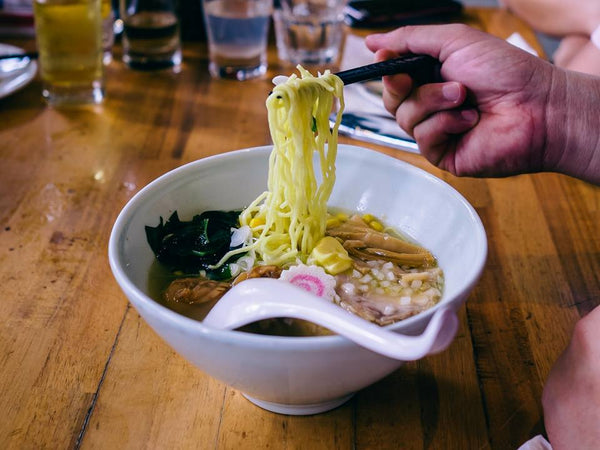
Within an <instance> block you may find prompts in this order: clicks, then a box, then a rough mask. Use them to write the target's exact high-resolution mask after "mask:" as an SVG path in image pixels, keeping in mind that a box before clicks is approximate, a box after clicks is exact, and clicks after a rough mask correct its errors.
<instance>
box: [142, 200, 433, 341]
mask: <svg viewBox="0 0 600 450" xmlns="http://www.w3.org/2000/svg"><path fill="white" fill-rule="evenodd" d="M348 216H349V215H348V214H347V213H346V212H343V211H341V210H339V209H331V210H330V211H329V217H330V218H332V219H333V220H331V219H330V220H329V221H328V222H329V223H330V225H339V224H336V223H335V220H336V219H335V218H336V217H348ZM362 217H369V218H370V219H371V218H372V219H373V222H372V223H373V224H374V225H377V228H380V227H384V226H383V225H382V223H381V222H380V221H379V220H378V219H376V218H374V217H373V216H370V215H365V216H362ZM348 222H350V221H348ZM342 223H343V222H342ZM369 227H370V225H369ZM339 229H340V228H339V226H329V227H328V228H327V233H326V234H328V233H333V234H335V233H336V230H339ZM342 229H343V227H342ZM338 234H339V233H338ZM385 234H386V235H389V236H393V237H396V238H400V239H401V240H402V241H404V242H406V243H408V244H409V245H417V246H418V244H416V243H415V242H414V241H413V240H411V239H409V238H408V237H407V236H405V235H403V234H401V233H399V232H397V230H392V229H390V228H388V227H385ZM181 276H182V275H176V274H174V273H173V272H172V271H170V270H169V269H168V268H166V267H165V266H164V265H163V264H161V263H160V262H158V261H157V260H155V261H154V263H153V264H152V266H151V268H150V273H149V283H148V289H149V293H150V296H151V297H152V298H154V299H156V300H157V301H158V302H159V303H160V304H162V305H163V306H165V307H167V308H169V309H171V310H173V311H175V312H177V313H179V314H182V315H184V316H186V317H189V318H192V319H195V320H199V321H201V320H203V319H204V317H206V315H207V314H208V312H209V311H210V310H211V309H212V307H213V306H214V305H215V304H216V302H217V301H218V300H210V301H207V302H202V303H193V304H189V303H186V302H178V301H168V300H167V299H165V295H164V294H165V291H166V290H167V288H168V287H169V285H170V284H171V283H172V282H173V281H174V280H176V279H178V278H180V277H181ZM335 278H336V292H337V293H338V295H337V296H336V300H335V302H336V303H337V304H338V305H340V307H343V308H345V309H347V310H349V311H351V312H353V313H355V314H357V315H359V316H361V317H363V318H365V319H367V320H370V321H372V322H375V323H378V324H379V325H387V324H389V323H393V322H396V321H399V320H403V319H404V318H406V317H410V316H412V315H414V314H418V313H419V312H421V311H424V310H426V309H429V308H430V307H431V306H433V305H434V304H436V303H437V302H438V301H439V299H440V298H441V292H442V290H443V283H444V280H443V273H442V271H441V269H440V268H439V267H438V265H437V261H435V260H433V262H432V263H430V264H425V265H424V266H418V265H417V266H414V267H412V266H404V267H402V266H401V265H396V264H393V263H392V262H390V261H384V260H378V259H377V258H375V259H371V260H369V261H362V260H360V259H359V258H353V266H352V267H351V268H350V269H347V270H345V271H343V272H342V273H340V274H338V275H336V276H335ZM224 281H228V282H230V281H233V280H224ZM242 282H243V281H242ZM394 308H395V309H396V310H398V311H401V313H397V314H396V315H394ZM386 311H387V312H386ZM386 314H387V315H386ZM241 330H242V331H246V332H250V333H258V334H266V335H279V336H317V335H328V334H332V333H331V332H330V331H329V330H327V329H325V328H323V327H320V326H318V325H316V324H313V323H309V322H306V321H303V320H298V319H286V318H281V319H269V320H263V321H260V322H257V323H254V324H250V325H247V326H245V327H243V328H241Z"/></svg>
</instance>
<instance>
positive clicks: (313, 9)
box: [273, 0, 348, 65]
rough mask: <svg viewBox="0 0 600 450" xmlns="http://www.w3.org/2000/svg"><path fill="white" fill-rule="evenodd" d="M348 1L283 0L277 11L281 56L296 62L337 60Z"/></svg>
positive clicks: (278, 48) (333, 61) (312, 62)
mask: <svg viewBox="0 0 600 450" xmlns="http://www.w3.org/2000/svg"><path fill="white" fill-rule="evenodd" d="M347 3H348V0H280V5H281V8H278V9H276V10H275V12H274V13H273V19H274V22H275V34H276V39H277V52H278V55H279V58H280V59H282V60H284V61H289V62H291V63H292V64H306V65H322V64H331V63H336V62H337V60H338V58H339V55H340V48H341V46H342V43H343V41H344V37H345V31H344V8H345V6H346V4H347Z"/></svg>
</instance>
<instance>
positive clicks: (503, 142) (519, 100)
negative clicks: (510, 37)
mask: <svg viewBox="0 0 600 450" xmlns="http://www.w3.org/2000/svg"><path fill="white" fill-rule="evenodd" d="M366 44H367V47H368V48H369V49H370V50H371V51H375V52H377V53H376V59H378V60H384V59H389V58H391V57H394V56H397V55H400V54H404V53H416V54H428V55H431V56H434V57H436V58H438V59H439V60H440V61H441V62H442V77H443V78H444V79H445V80H449V81H447V82H444V83H437V84H426V85H423V86H420V87H416V86H413V83H412V81H411V79H410V78H409V77H408V76H407V75H394V76H389V77H384V88H385V91H384V104H385V106H386V108H387V109H388V110H389V111H390V112H391V113H392V114H394V115H395V117H396V121H397V122H398V124H399V125H400V126H401V127H402V128H403V129H404V130H405V131H407V132H408V133H409V134H411V135H413V137H414V138H415V139H416V141H417V142H418V144H419V149H420V151H421V153H422V154H423V155H424V156H425V157H426V158H427V159H428V160H429V161H431V162H432V163H433V164H435V165H438V166H439V167H441V168H442V169H445V170H448V171H449V172H451V173H454V174H456V175H469V176H507V175H513V174H518V173H524V172H536V171H540V170H545V169H547V167H546V163H547V161H546V159H545V157H546V156H547V155H546V148H545V143H546V140H547V135H546V131H547V130H546V123H545V120H546V109H547V102H548V91H549V90H550V88H551V86H552V84H553V81H554V80H553V70H554V69H553V67H552V66H551V65H550V64H549V63H547V62H545V61H543V60H541V59H539V58H536V57H533V56H531V55H529V54H528V53H526V52H524V51H521V50H519V49H518V48H516V47H514V46H512V45H510V44H508V43H506V42H504V41H502V40H500V39H497V38H495V37H492V36H490V35H488V34H485V33H483V32H480V31H478V30H475V29H472V28H469V27H467V26H465V25H460V24H455V25H440V26H427V27H403V28H399V29H397V30H395V31H392V32H390V33H387V34H377V35H371V36H368V37H367V39H366ZM450 80H451V81H450Z"/></svg>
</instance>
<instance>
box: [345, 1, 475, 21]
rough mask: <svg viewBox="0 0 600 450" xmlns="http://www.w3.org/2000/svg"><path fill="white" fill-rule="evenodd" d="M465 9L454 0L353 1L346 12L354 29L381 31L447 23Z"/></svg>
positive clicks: (347, 19)
mask: <svg viewBox="0 0 600 450" xmlns="http://www.w3.org/2000/svg"><path fill="white" fill-rule="evenodd" d="M462 8H463V7H462V4H461V3H459V2H457V1H453V0H402V1H398V0H350V2H349V3H348V5H347V6H346V9H345V13H346V23H348V25H350V26H351V27H354V28H378V27H390V26H400V25H414V24H425V23H434V22H440V21H445V20H448V19H450V18H452V17H456V16H457V15H458V14H460V13H461V12H462Z"/></svg>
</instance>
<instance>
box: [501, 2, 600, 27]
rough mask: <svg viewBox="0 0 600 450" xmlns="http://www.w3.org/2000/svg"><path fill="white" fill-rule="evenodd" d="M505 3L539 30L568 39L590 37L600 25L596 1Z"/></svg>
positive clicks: (599, 11)
mask: <svg viewBox="0 0 600 450" xmlns="http://www.w3.org/2000/svg"><path fill="white" fill-rule="evenodd" d="M503 3H504V4H505V5H506V6H507V7H508V8H509V9H510V10H511V11H512V12H513V13H514V14H515V15H517V16H519V17H520V18H522V19H523V20H525V21H526V22H527V23H529V25H531V26H532V27H533V28H534V29H536V30H537V31H541V32H543V33H547V34H551V35H555V36H565V35H567V34H572V33H578V34H585V35H587V36H589V35H590V33H591V32H592V31H593V29H594V28H595V27H596V26H597V25H599V24H600V7H599V6H598V5H597V4H596V3H597V2H596V1H589V2H584V3H583V4H580V3H579V2H578V3H577V4H576V5H573V4H571V3H569V2H565V1H563V0H504V1H503Z"/></svg>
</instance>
